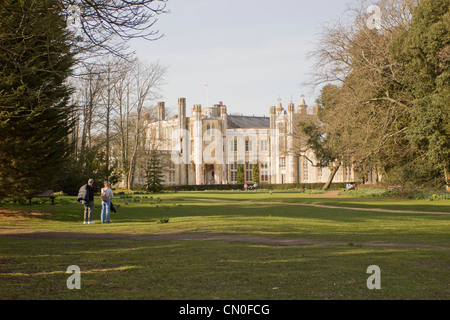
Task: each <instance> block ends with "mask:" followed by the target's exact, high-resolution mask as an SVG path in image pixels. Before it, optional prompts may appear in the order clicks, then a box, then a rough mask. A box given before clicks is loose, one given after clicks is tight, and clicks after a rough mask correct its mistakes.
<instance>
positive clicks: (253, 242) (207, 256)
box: [0, 190, 450, 300]
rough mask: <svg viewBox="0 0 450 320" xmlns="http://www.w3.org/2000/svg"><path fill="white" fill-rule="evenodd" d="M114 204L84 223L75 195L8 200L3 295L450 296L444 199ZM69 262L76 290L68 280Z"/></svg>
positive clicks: (245, 197) (239, 195)
mask: <svg viewBox="0 0 450 320" xmlns="http://www.w3.org/2000/svg"><path fill="white" fill-rule="evenodd" d="M113 202H114V205H115V206H116V207H117V210H118V212H117V213H112V214H111V219H112V222H113V223H111V224H107V225H106V224H101V223H100V219H99V218H100V205H99V203H100V201H97V204H96V208H95V212H94V216H95V221H96V224H94V225H83V224H82V205H80V204H78V203H76V201H75V200H74V198H73V197H66V196H59V197H58V198H57V199H56V205H55V206H51V205H50V204H49V203H41V204H34V205H33V206H32V207H29V206H26V205H23V204H22V205H21V204H13V203H5V204H3V206H2V207H0V283H1V290H0V299H69V300H70V299H89V300H91V299H167V300H172V299H181V300H184V299H207V300H212V299H257V300H259V299H269V300H280V299H286V300H300V299H443V300H446V299H449V298H450V287H449V279H450V259H449V258H450V215H449V214H450V201H449V200H446V199H442V200H439V201H429V200H426V199H418V200H416V199H394V198H389V197H384V196H380V195H377V196H375V197H370V196H368V195H367V194H365V195H364V197H363V198H362V197H361V195H357V194H356V195H354V196H351V195H350V194H346V195H342V196H341V195H338V196H334V197H327V196H326V195H324V194H322V193H320V192H317V193H316V192H308V193H302V192H292V191H291V192H289V191H283V192H281V191H279V192H275V191H274V192H268V191H262V190H261V191H256V192H239V191H221V192H207V191H204V192H177V193H163V194H156V195H152V194H122V195H118V194H117V195H116V197H115V198H114V200H113ZM321 206H322V207H321ZM348 208H362V209H384V210H396V211H395V212H389V211H382V212H379V211H364V210H350V209H348ZM11 210H21V213H20V214H19V213H14V211H11ZM400 210H407V211H422V212H427V213H426V214H425V213H404V212H400ZM37 212H41V213H42V214H37ZM443 213H449V214H443ZM70 265H77V266H79V267H80V269H81V286H82V287H81V290H69V289H68V288H67V286H66V280H67V279H68V277H69V276H70V275H69V274H66V273H65V272H66V269H67V267H68V266H70ZM370 265H377V266H379V267H380V270H381V289H380V290H369V289H368V288H367V286H366V281H367V278H368V277H369V276H370V274H367V273H366V270H367V267H368V266H370Z"/></svg>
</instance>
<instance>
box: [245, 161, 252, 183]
mask: <svg viewBox="0 0 450 320" xmlns="http://www.w3.org/2000/svg"><path fill="white" fill-rule="evenodd" d="M245 181H247V182H250V181H253V172H252V164H251V163H246V164H245Z"/></svg>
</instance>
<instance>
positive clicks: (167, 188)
mask: <svg viewBox="0 0 450 320" xmlns="http://www.w3.org/2000/svg"><path fill="white" fill-rule="evenodd" d="M323 185H324V183H285V184H262V185H259V187H258V189H266V190H303V189H307V190H311V189H316V190H318V189H322V187H323ZM344 188H345V183H341V182H339V183H332V184H331V187H330V189H344ZM243 189H244V185H243V184H215V185H189V186H165V187H163V190H165V191H206V190H217V191H220V190H243Z"/></svg>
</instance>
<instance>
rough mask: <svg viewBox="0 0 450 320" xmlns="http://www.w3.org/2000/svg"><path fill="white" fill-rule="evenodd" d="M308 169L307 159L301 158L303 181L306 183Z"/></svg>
mask: <svg viewBox="0 0 450 320" xmlns="http://www.w3.org/2000/svg"><path fill="white" fill-rule="evenodd" d="M308 170H309V167H308V159H306V158H303V181H308V179H309V174H308V173H309V172H308Z"/></svg>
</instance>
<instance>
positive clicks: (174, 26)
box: [130, 0, 354, 116]
mask: <svg viewBox="0 0 450 320" xmlns="http://www.w3.org/2000/svg"><path fill="white" fill-rule="evenodd" d="M349 3H354V1H353V0H316V1H307V0H278V1H268V0H240V1H239V0H226V1H224V0H221V1H220V0H169V1H168V2H167V9H169V10H170V11H171V13H169V14H164V15H161V16H159V19H158V22H157V24H156V27H157V28H158V29H159V30H160V32H161V33H164V34H165V36H164V37H163V38H162V39H160V40H157V41H151V42H148V41H142V40H139V41H134V42H132V44H131V48H130V49H131V50H134V51H136V54H137V56H138V57H139V58H141V59H142V60H144V61H148V62H151V61H154V60H159V61H160V63H161V64H162V65H166V66H168V74H167V77H166V85H164V86H163V87H162V94H163V98H162V99H160V100H161V101H165V102H166V107H167V108H170V109H173V110H176V106H177V101H178V98H180V97H183V98H186V100H187V114H188V115H190V113H191V108H192V106H193V105H194V104H201V105H202V106H203V107H206V106H207V104H208V105H212V104H217V103H218V102H219V101H223V103H224V104H225V105H226V106H227V107H228V111H229V112H230V113H235V112H239V113H243V114H244V115H253V114H254V115H266V116H267V115H268V114H269V107H270V106H272V105H276V104H277V102H278V101H277V100H278V98H279V97H280V98H281V99H282V103H283V106H284V107H286V106H287V104H288V103H289V102H290V101H291V99H292V101H293V102H294V104H295V105H296V106H297V105H298V104H299V102H300V99H301V95H302V94H304V95H305V100H306V102H307V103H308V105H310V106H311V105H312V104H314V100H315V98H316V97H317V94H318V92H312V91H311V88H308V87H302V86H301V84H302V83H303V82H305V81H307V80H309V78H310V77H309V75H308V73H310V72H311V71H312V69H311V68H312V61H310V60H308V59H307V54H308V53H309V52H310V51H311V50H312V49H313V48H314V42H315V41H317V35H318V34H319V32H320V31H321V26H322V25H324V24H326V23H327V22H330V21H332V20H335V19H338V18H339V17H341V16H342V15H343V13H344V12H345V10H346V9H347V7H348V4H349ZM206 83H207V84H208V87H205V84H206Z"/></svg>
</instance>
